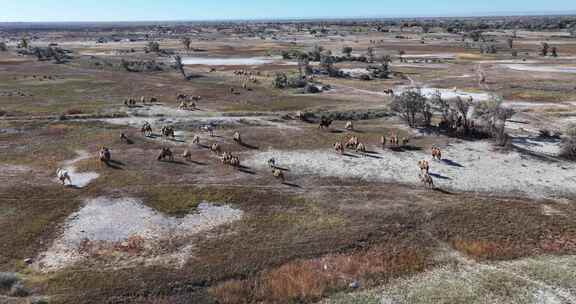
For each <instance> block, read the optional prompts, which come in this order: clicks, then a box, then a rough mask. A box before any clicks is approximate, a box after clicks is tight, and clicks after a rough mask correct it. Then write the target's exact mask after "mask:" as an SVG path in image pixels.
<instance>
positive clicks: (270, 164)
mask: <svg viewBox="0 0 576 304" xmlns="http://www.w3.org/2000/svg"><path fill="white" fill-rule="evenodd" d="M268 167H270V169H274V168H276V159H275V158H271V159H269V160H268Z"/></svg>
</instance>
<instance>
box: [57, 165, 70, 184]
mask: <svg viewBox="0 0 576 304" xmlns="http://www.w3.org/2000/svg"><path fill="white" fill-rule="evenodd" d="M56 176H57V177H58V180H59V181H60V182H61V183H62V185H66V181H68V184H69V185H71V184H72V179H71V178H70V174H69V173H68V171H66V170H64V169H61V168H58V170H56Z"/></svg>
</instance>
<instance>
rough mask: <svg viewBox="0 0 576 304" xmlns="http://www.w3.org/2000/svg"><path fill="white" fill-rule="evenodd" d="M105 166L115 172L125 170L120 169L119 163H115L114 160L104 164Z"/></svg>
mask: <svg viewBox="0 0 576 304" xmlns="http://www.w3.org/2000/svg"><path fill="white" fill-rule="evenodd" d="M104 164H106V167H108V168H112V169H115V170H124V168H122V167H120V165H119V162H117V161H114V160H110V161H107V162H104Z"/></svg>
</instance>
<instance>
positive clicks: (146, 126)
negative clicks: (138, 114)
mask: <svg viewBox="0 0 576 304" xmlns="http://www.w3.org/2000/svg"><path fill="white" fill-rule="evenodd" d="M140 132H142V134H144V136H146V137H150V136H152V125H150V123H149V122H147V121H146V122H144V125H143V126H142V128H141V129H140Z"/></svg>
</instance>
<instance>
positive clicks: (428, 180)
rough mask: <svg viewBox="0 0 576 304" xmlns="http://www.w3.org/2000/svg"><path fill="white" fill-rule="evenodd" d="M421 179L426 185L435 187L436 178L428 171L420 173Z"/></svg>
mask: <svg viewBox="0 0 576 304" xmlns="http://www.w3.org/2000/svg"><path fill="white" fill-rule="evenodd" d="M419 177H420V181H421V182H422V183H423V184H424V187H426V188H430V189H433V188H434V180H433V179H432V176H430V174H428V173H420V175H419Z"/></svg>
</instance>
